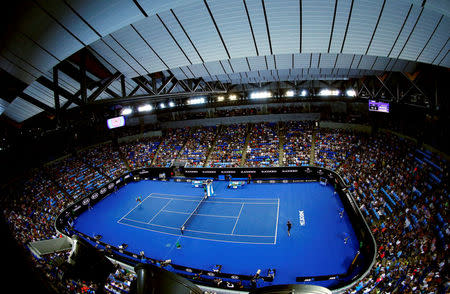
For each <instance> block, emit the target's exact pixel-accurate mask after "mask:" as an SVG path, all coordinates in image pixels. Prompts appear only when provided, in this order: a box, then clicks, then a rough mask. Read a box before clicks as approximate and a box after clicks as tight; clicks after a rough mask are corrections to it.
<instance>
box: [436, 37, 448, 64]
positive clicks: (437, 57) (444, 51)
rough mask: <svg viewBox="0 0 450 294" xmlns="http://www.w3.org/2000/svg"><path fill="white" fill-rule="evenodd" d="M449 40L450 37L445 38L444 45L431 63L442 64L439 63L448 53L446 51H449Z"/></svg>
mask: <svg viewBox="0 0 450 294" xmlns="http://www.w3.org/2000/svg"><path fill="white" fill-rule="evenodd" d="M449 41H450V38H449V39H447V42H446V44H445V46H444V47H442V50H441V52H440V53H439V54H438V55H437V56H436V58H435V59H434V61H433V64H435V65H441V66H443V65H442V64H440V63H441V62H442V61H443V59H444V58H445V57H446V56H447V55H448V52H449V51H450V42H449Z"/></svg>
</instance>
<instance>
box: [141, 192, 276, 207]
mask: <svg viewBox="0 0 450 294" xmlns="http://www.w3.org/2000/svg"><path fill="white" fill-rule="evenodd" d="M165 195H169V194H165ZM149 197H150V198H158V199H170V200H175V201H189V202H198V197H197V199H195V200H190V199H177V198H170V197H159V196H149ZM213 197H214V196H213ZM236 199H238V198H236ZM241 200H247V199H244V198H242V199H241ZM206 202H207V203H230V204H242V203H245V204H262V205H274V204H277V203H276V202H249V203H247V202H231V201H214V200H209V201H208V200H206V201H205V202H204V203H206Z"/></svg>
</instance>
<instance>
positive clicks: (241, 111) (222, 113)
mask: <svg viewBox="0 0 450 294" xmlns="http://www.w3.org/2000/svg"><path fill="white" fill-rule="evenodd" d="M259 112H260V110H259V109H258V108H254V107H252V108H236V109H228V108H227V109H216V110H215V112H214V116H216V117H229V116H243V115H255V114H259Z"/></svg>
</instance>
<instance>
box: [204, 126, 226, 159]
mask: <svg viewBox="0 0 450 294" xmlns="http://www.w3.org/2000/svg"><path fill="white" fill-rule="evenodd" d="M223 129H224V127H223V125H220V126H219V127H218V128H217V133H216V136H215V137H214V140H213V142H212V144H211V147H209V149H208V152H207V155H206V160H205V164H204V165H203V167H207V166H208V163H209V156H210V155H211V151H213V150H214V147H216V142H217V138H219V135H220V134H221V133H222V130H223Z"/></svg>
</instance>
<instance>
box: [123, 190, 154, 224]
mask: <svg viewBox="0 0 450 294" xmlns="http://www.w3.org/2000/svg"><path fill="white" fill-rule="evenodd" d="M152 194H153V193H150V194H149V195H148V196H147V197H145V198H144V200H142V201H141V202H140V203H139V204H138V205H136V206H135V207H133V208H132V209H131V210H130V211H128V213H127V214H125V215H124V216H122V218H125V217H126V216H127V215H129V214H130V213H131V212H132V211H133V210H135V209H136V208H137V207H138V206H139V205H142V203H144V201H145V200H147V198H148V197H150V196H151V195H152ZM122 218H121V219H120V220H122ZM120 220H119V221H120Z"/></svg>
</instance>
